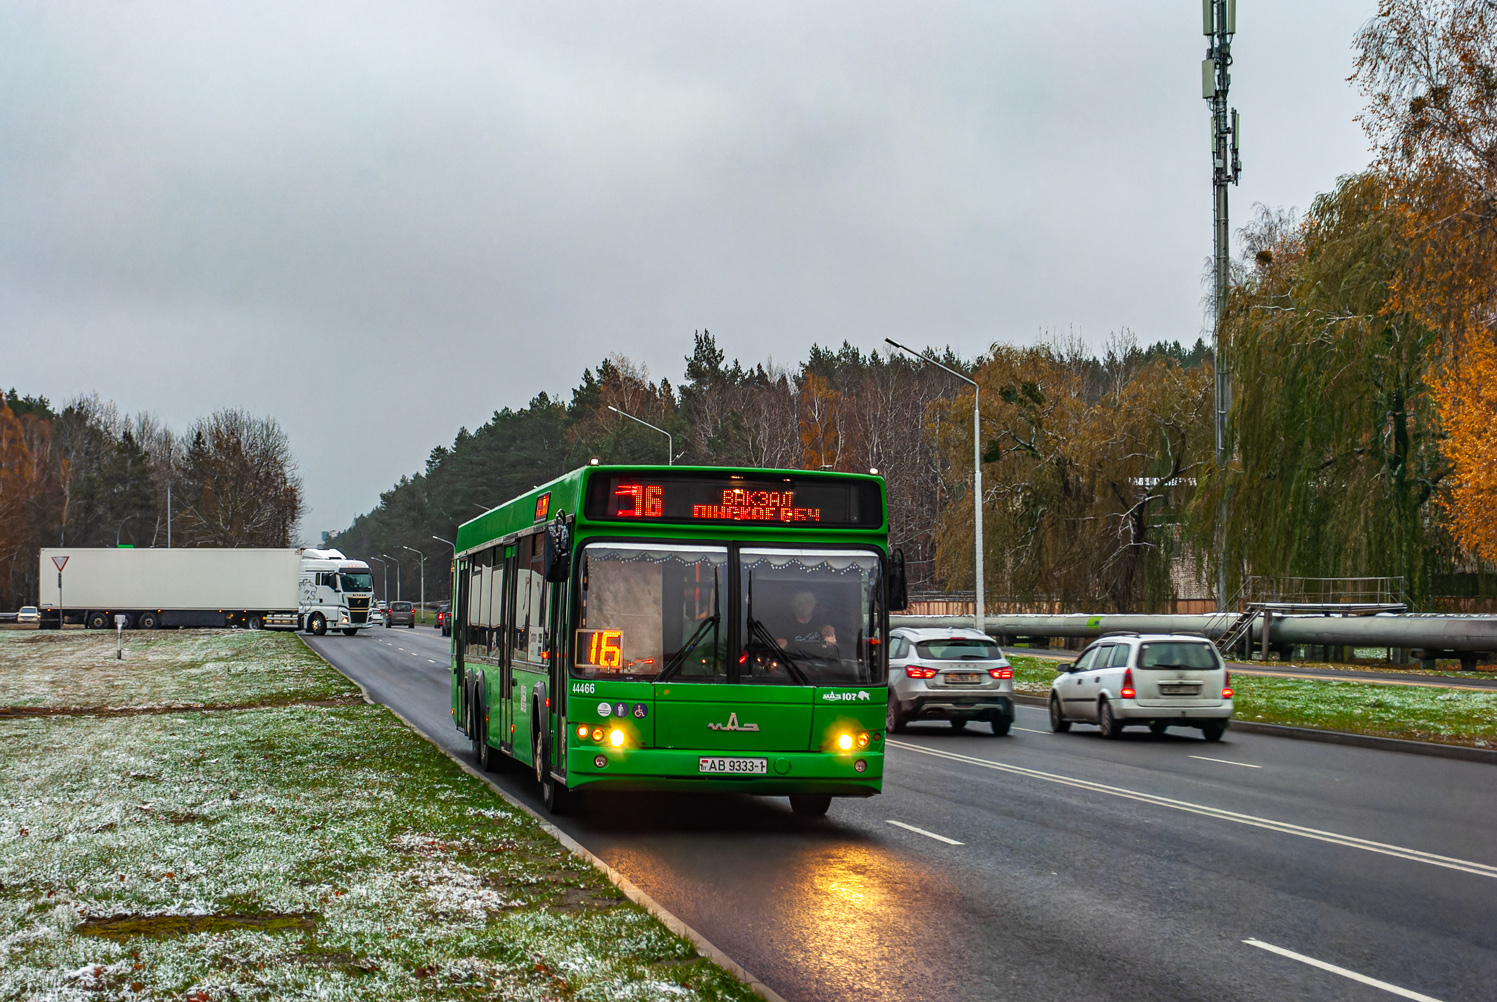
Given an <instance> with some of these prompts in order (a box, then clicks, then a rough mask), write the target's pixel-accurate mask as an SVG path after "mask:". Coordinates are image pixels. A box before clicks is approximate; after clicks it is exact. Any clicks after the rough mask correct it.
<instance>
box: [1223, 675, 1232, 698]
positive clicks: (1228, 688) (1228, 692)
mask: <svg viewBox="0 0 1497 1002" xmlns="http://www.w3.org/2000/svg"><path fill="white" fill-rule="evenodd" d="M1231 698H1232V673H1231V672H1227V680H1226V682H1224V683H1223V684H1222V699H1231Z"/></svg>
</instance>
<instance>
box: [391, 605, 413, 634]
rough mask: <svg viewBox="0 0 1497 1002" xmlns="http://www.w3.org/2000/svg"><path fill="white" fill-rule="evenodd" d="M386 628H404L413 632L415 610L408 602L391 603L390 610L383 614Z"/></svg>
mask: <svg viewBox="0 0 1497 1002" xmlns="http://www.w3.org/2000/svg"><path fill="white" fill-rule="evenodd" d="M385 625H386V626H404V627H407V628H409V629H412V630H414V629H415V628H416V608H415V606H414V605H412V604H411V603H410V602H391V603H390V608H389V609H388V610H387V611H386V612H385Z"/></svg>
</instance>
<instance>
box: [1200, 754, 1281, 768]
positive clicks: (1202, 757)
mask: <svg viewBox="0 0 1497 1002" xmlns="http://www.w3.org/2000/svg"><path fill="white" fill-rule="evenodd" d="M1190 757H1191V758H1198V759H1200V760H1201V761H1202V762H1220V763H1221V764H1222V765H1240V766H1242V767H1243V768H1244V769H1261V768H1263V767H1262V766H1261V765H1251V764H1249V763H1247V762H1233V761H1232V760H1231V759H1225V758H1212V757H1211V756H1209V755H1192V756H1190Z"/></svg>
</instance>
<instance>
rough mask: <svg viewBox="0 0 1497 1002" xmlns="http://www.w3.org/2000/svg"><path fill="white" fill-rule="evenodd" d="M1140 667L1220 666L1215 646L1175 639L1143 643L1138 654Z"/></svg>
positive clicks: (1203, 667)
mask: <svg viewBox="0 0 1497 1002" xmlns="http://www.w3.org/2000/svg"><path fill="white" fill-rule="evenodd" d="M1138 666H1139V667H1140V668H1200V669H1211V668H1220V667H1221V666H1222V663H1221V658H1220V657H1219V656H1218V655H1217V653H1216V648H1215V647H1212V646H1211V645H1210V644H1195V643H1190V642H1188V641H1186V642H1176V641H1165V642H1164V643H1153V644H1144V649H1143V653H1142V654H1141V655H1140V656H1139V659H1138Z"/></svg>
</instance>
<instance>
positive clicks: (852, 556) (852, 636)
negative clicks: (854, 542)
mask: <svg viewBox="0 0 1497 1002" xmlns="http://www.w3.org/2000/svg"><path fill="white" fill-rule="evenodd" d="M739 560H740V563H739V573H740V575H741V579H740V580H741V588H742V594H743V611H742V619H741V620H740V627H741V631H742V632H741V636H742V638H743V650H742V651H740V652H739V659H738V660H739V667H738V674H739V679H738V680H739V681H740V682H767V683H780V684H790V685H879V684H882V682H883V680H884V671H883V664H884V661H883V658H882V657H881V656H880V652H881V650H882V643H883V635H882V626H881V624H882V618H881V616H880V614H879V613H880V602H881V596H882V593H883V584H882V581H881V579H880V577H879V558H878V554H876V553H873V552H870V551H868V550H789V549H786V550H779V549H775V550H771V549H747V548H745V549H743V550H741V551H739Z"/></svg>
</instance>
